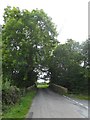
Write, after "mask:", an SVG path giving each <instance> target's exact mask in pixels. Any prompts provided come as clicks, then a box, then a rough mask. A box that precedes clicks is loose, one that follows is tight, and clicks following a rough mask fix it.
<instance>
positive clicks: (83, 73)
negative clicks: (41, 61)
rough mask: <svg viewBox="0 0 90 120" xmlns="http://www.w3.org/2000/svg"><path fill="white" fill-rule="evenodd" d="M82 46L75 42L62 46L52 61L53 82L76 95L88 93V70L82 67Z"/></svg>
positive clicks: (56, 50) (56, 51)
mask: <svg viewBox="0 0 90 120" xmlns="http://www.w3.org/2000/svg"><path fill="white" fill-rule="evenodd" d="M81 51H82V49H81V45H79V43H78V42H75V41H73V40H71V39H70V40H68V41H67V42H66V43H65V44H60V45H58V47H57V48H56V49H55V51H54V54H53V56H52V57H51V59H50V63H49V66H50V69H49V70H50V72H51V82H53V83H56V84H60V85H62V86H65V87H67V88H68V89H69V90H70V91H73V92H75V93H78V92H82V93H83V92H84V93H85V92H87V91H88V80H87V69H85V68H84V67H82V66H81V63H82V62H83V61H84V56H83V54H82V53H81Z"/></svg>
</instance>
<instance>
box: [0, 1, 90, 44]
mask: <svg viewBox="0 0 90 120" xmlns="http://www.w3.org/2000/svg"><path fill="white" fill-rule="evenodd" d="M7 5H9V6H12V7H13V6H15V7H19V8H20V9H28V10H30V11H31V10H32V9H36V8H38V9H43V10H44V11H45V12H46V13H47V14H48V16H50V17H51V18H52V21H53V22H54V23H55V24H56V25H57V31H58V32H59V36H58V40H59V41H60V42H61V43H64V42H65V41H66V40H67V39H73V40H76V41H79V42H80V43H81V42H82V41H85V40H86V39H87V38H88V0H1V1H0V24H3V13H4V8H6V6H7Z"/></svg>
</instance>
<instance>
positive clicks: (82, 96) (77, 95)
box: [67, 94, 90, 100]
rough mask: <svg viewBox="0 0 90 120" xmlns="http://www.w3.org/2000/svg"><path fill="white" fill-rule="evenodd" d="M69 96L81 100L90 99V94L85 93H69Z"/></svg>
mask: <svg viewBox="0 0 90 120" xmlns="http://www.w3.org/2000/svg"><path fill="white" fill-rule="evenodd" d="M67 96H68V97H71V98H77V99H80V100H90V96H88V95H83V94H67Z"/></svg>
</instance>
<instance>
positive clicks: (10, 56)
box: [2, 6, 57, 86]
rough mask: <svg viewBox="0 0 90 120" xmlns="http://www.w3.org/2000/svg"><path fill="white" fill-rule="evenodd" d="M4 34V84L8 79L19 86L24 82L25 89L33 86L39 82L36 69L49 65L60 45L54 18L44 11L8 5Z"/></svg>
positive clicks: (5, 13)
mask: <svg viewBox="0 0 90 120" xmlns="http://www.w3.org/2000/svg"><path fill="white" fill-rule="evenodd" d="M2 33H3V35H2V37H3V74H4V81H5V80H6V78H7V79H8V80H10V81H12V83H13V84H16V85H18V86H20V83H21V81H22V85H23V86H25V84H26V83H27V84H26V86H27V85H31V84H33V83H34V81H35V80H36V79H37V72H36V71H35V68H38V65H39V64H41V65H45V64H46V63H47V62H46V61H48V58H49V56H50V55H51V54H52V51H53V48H54V47H55V46H56V45H57V40H56V37H57V31H56V27H55V25H54V24H53V22H52V21H51V18H50V17H48V16H47V14H46V13H45V12H44V11H43V10H38V9H36V10H32V11H31V12H29V11H28V10H22V11H20V9H19V8H15V7H13V8H11V7H10V6H8V7H7V8H6V9H5V12H4V25H3V31H2ZM45 66H46V65H45ZM26 80H27V81H26ZM28 83H29V84H28Z"/></svg>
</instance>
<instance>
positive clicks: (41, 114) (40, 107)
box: [26, 89, 88, 118]
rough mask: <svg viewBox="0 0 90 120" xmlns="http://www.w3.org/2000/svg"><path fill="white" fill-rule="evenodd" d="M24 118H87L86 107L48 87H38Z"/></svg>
mask: <svg viewBox="0 0 90 120" xmlns="http://www.w3.org/2000/svg"><path fill="white" fill-rule="evenodd" d="M26 118H88V109H86V108H84V107H82V106H79V105H77V104H75V103H74V102H72V101H71V100H69V99H67V98H65V97H64V96H62V95H59V94H57V93H54V92H52V91H51V90H49V89H39V90H38V92H37V95H36V96H35V98H34V100H33V103H32V106H31V108H30V110H29V112H28V114H27V116H26Z"/></svg>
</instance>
